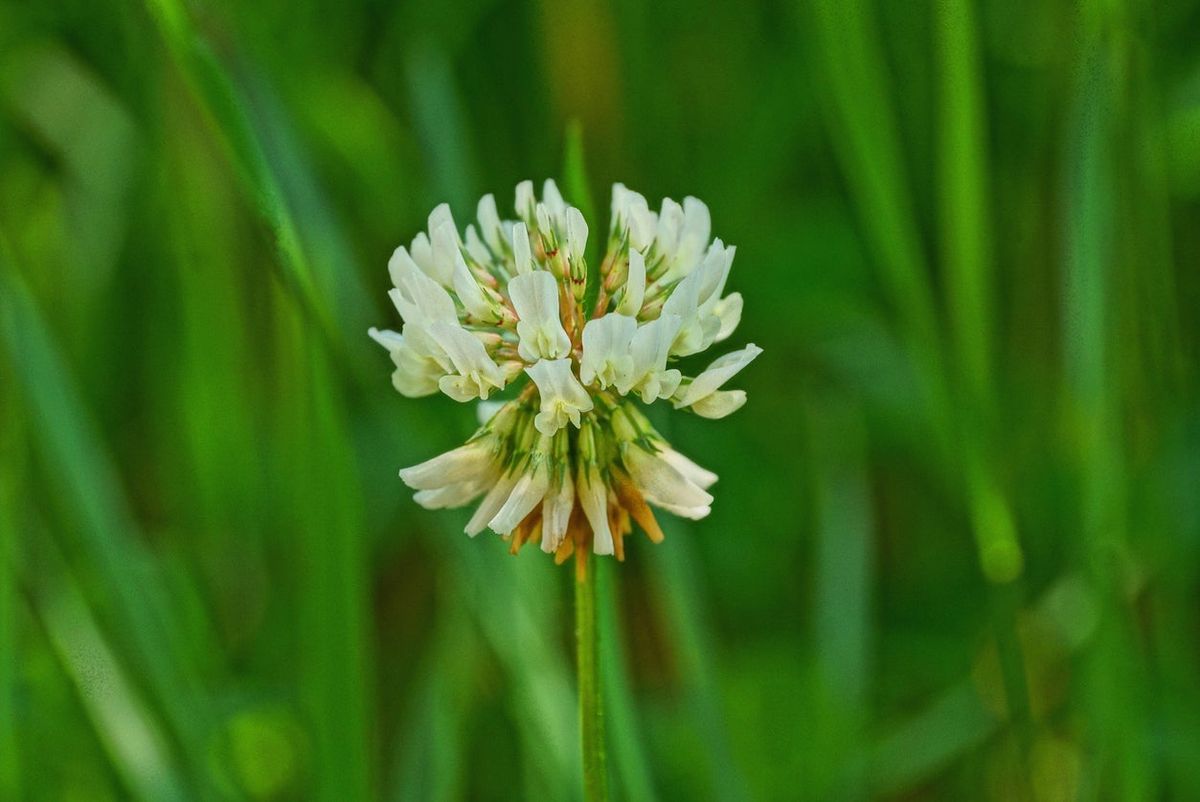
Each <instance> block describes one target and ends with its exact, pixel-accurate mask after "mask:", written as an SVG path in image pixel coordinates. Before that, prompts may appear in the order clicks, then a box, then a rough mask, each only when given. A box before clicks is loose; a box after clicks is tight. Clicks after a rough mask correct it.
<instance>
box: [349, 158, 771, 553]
mask: <svg viewBox="0 0 1200 802" xmlns="http://www.w3.org/2000/svg"><path fill="white" fill-rule="evenodd" d="M515 208H516V215H517V218H518V219H516V220H504V219H501V217H500V214H499V211H498V209H497V206H496V201H495V198H493V197H492V196H491V195H485V196H484V197H483V198H482V199H481V200H480V201H479V206H478V209H477V214H476V218H477V219H476V222H475V223H472V224H471V225H468V226H467V227H466V229H465V231H462V232H461V233H460V231H459V228H458V226H457V225H456V224H455V222H454V217H453V215H452V214H451V212H450V207H449V206H447V205H446V204H442V205H440V206H438V207H437V208H436V209H434V210H433V212H432V213H431V214H430V215H429V226H428V230H427V231H423V232H421V233H419V234H417V236H416V237H415V238H414V239H413V241H412V242H411V244H410V245H409V246H408V247H407V248H405V247H400V248H397V249H396V251H395V253H393V254H392V258H391V260H390V261H389V262H388V271H389V273H390V275H391V279H392V283H393V284H394V285H395V286H394V289H392V290H391V292H390V296H391V298H392V301H393V303H394V304H395V306H396V310H397V311H398V312H399V313H400V317H401V319H402V320H403V323H404V325H403V327H402V329H401V331H400V332H395V331H380V330H377V329H371V331H370V335H371V337H372V338H373V339H374V340H375V341H376V342H378V343H379V344H380V345H381V346H383V347H384V348H385V349H386V350H387V351H388V353H389V354H390V356H391V358H392V363H393V364H394V366H395V370H394V371H393V373H392V383H393V385H394V386H395V387H396V389H397V390H398V391H399V392H400V393H401V394H403V395H405V396H408V397H410V398H418V397H422V396H427V395H432V394H434V393H437V392H442V393H444V394H446V395H448V396H450V397H451V398H453V399H454V400H455V401H460V402H468V401H475V400H479V401H481V402H487V404H486V407H487V409H488V415H487V419H486V421H485V422H484V423H483V424H482V426H481V428H480V429H479V430H478V431H477V432H476V433H475V434H474V435H473V436H472V437H471V439H470V440H468V441H467V443H466V444H464V445H462V446H459V447H458V448H456V449H454V450H453V451H449V452H447V453H445V454H442V455H440V456H437V457H434V458H433V459H431V460H428V461H426V462H423V463H421V464H420V465H415V466H413V467H411V468H405V469H404V470H402V471H400V477H401V479H403V480H404V482H405V483H407V484H408V485H409V486H410V487H412V488H413V489H414V490H416V495H415V499H416V501H417V503H419V504H421V505H422V506H424V507H426V508H429V509H440V508H447V507H460V506H464V505H466V504H469V503H471V502H473V501H476V500H477V499H480V497H482V500H481V501H479V504H478V506H477V507H476V508H475V512H474V513H473V514H472V516H471V519H470V521H468V523H467V526H466V532H467V534H469V535H471V536H474V535H477V534H479V533H480V532H482V531H483V530H484V529H488V528H490V529H491V530H492V531H494V532H496V533H498V534H500V535H503V536H504V537H506V538H508V539H509V541H510V550H511V551H512V552H513V553H514V554H515V553H516V552H517V551H518V550H519V549H520V548H521V546H522V545H524V544H525V543H528V542H530V541H537V542H539V543H540V545H541V548H542V549H543V550H544V551H546V552H549V553H553V554H554V555H555V558H556V560H557V561H558V562H560V563H561V562H562V561H564V560H566V559H567V558H568V557H569V556H570V555H571V554H572V553H574V554H575V555H576V556H577V557H578V560H577V566H578V569H577V570H579V571H585V570H586V558H587V555H588V554H589V553H595V554H600V555H609V554H612V555H616V557H617V558H618V559H624V554H625V549H624V541H623V538H624V536H625V535H627V534H629V533H630V532H631V531H632V524H633V523H636V524H637V525H638V526H639V527H640V528H641V529H642V530H643V531H644V532H645V533H646V535H648V536H649V538H650V539H651V540H652V541H654V542H658V541H660V540H662V530H661V529H660V528H659V525H658V523H657V521H656V519H655V517H654V513H653V512H652V511H651V509H650V507H651V506H655V507H658V508H659V509H663V510H666V511H668V512H671V513H674V514H676V515H680V516H683V517H685V518H691V519H699V518H703V517H704V516H706V515H707V514H708V513H709V511H710V509H711V504H712V501H713V497H712V496H711V495H710V494H709V492H708V489H709V488H710V487H711V486H712V484H713V483H714V482H716V480H717V476H716V474H714V473H712V472H710V471H707V470H705V469H704V468H701V467H700V466H699V465H697V464H696V463H694V462H692V461H691V460H690V459H688V458H687V457H685V456H683V455H682V454H680V453H679V452H678V451H675V450H674V449H673V448H671V446H670V445H668V444H667V442H666V441H665V440H664V439H663V438H662V437H661V436H660V435H659V434H658V432H656V431H655V430H654V428H653V427H652V426H651V425H650V422H649V421H648V420H647V419H646V416H645V415H644V414H643V413H642V411H641V410H640V409H639V408H638V405H637V403H636V401H635V399H640V400H641V401H642V402H643V403H645V404H650V403H653V402H654V401H657V400H665V401H667V402H669V403H670V404H671V405H672V406H674V407H675V409H680V410H686V411H688V412H691V413H694V414H696V415H699V416H701V417H705V418H722V417H725V416H726V415H728V414H730V413H732V412H734V411H736V410H737V409H738V408H740V407H741V406H742V405H743V404H744V403H745V402H746V394H745V392H743V391H742V390H727V389H724V386H725V383H726V382H728V381H729V380H730V379H731V378H733V376H734V375H735V374H737V373H738V371H740V370H741V369H742V368H744V367H745V366H746V365H748V364H749V363H750V362H751V361H752V360H753V359H754V358H755V357H757V356H758V355H759V354H760V353H761V352H762V349H760V348H759V347H758V346H756V345H753V344H750V345H747V346H746V347H745V348H742V349H741V350H738V351H734V352H732V353H727V354H725V355H724V356H721V357H719V358H717V359H716V360H715V361H713V362H712V363H711V364H710V365H709V366H708V368H707V369H706V370H704V371H702V372H701V373H700V374H699V375H697V376H684V375H683V374H682V373H681V372H680V370H679V369H678V368H676V367H673V365H674V363H675V362H676V360H677V359H678V358H680V357H685V356H689V355H691V354H696V353H699V352H701V351H704V350H705V349H707V348H709V347H710V346H712V345H713V344H715V343H719V342H721V341H723V340H725V339H726V338H728V337H729V336H730V335H731V334H732V333H733V331H734V329H735V328H736V327H737V325H738V322H739V321H740V319H741V314H742V298H741V295H739V294H738V293H730V294H726V293H725V285H726V282H727V280H728V278H729V271H730V267H731V266H732V264H733V257H734V252H735V249H734V248H733V247H732V246H727V245H726V244H725V243H724V242H722V241H721V240H719V239H711V240H710V235H711V220H710V218H709V212H708V207H707V206H705V205H704V204H703V203H702V202H701V201H699V200H697V199H696V198H685V199H684V201H683V203H682V204H679V203H676V202H675V201H673V200H671V199H670V198H667V199H665V200H664V201H663V202H662V205H661V207H660V209H659V211H658V212H657V213H655V212H653V211H651V210H650V207H649V205H648V204H647V203H646V199H645V198H644V197H642V196H641V195H640V194H638V193H637V192H633V191H631V190H629V189H627V188H626V187H625V186H623V185H621V184H616V185H614V186H613V192H612V211H611V218H610V225H609V230H608V235H607V240H606V248H605V253H604V256H603V258H602V259H601V261H600V265H599V268H598V269H595V270H593V269H591V268H590V267H589V265H588V263H587V259H586V258H585V254H584V251H585V249H586V246H587V240H588V236H589V227H588V223H587V221H586V220H585V219H584V217H583V214H582V213H581V212H580V211H579V210H578V209H577V208H575V207H573V206H570V205H568V204H567V203H566V202H565V201H564V200H563V197H562V194H561V193H560V192H559V190H558V187H557V186H556V185H555V183H554V181H552V180H548V181H546V182H545V184H544V186H543V188H542V193H541V199H540V200H539V199H538V197H537V196H536V194H535V192H534V187H533V183H532V182H530V181H524V182H522V183H521V184H519V185H518V186H517V189H516V200H515ZM526 379H527V380H526ZM510 385H511V387H510ZM510 390H512V391H514V392H511V393H510V392H509V391H510ZM492 393H497V394H501V393H504V394H507V395H511V396H512V397H511V398H509V399H508V400H505V401H503V402H501V403H499V404H498V405H497V404H496V403H495V402H488V401H487V399H488V397H489V395H491V394H492ZM481 408H482V406H481Z"/></svg>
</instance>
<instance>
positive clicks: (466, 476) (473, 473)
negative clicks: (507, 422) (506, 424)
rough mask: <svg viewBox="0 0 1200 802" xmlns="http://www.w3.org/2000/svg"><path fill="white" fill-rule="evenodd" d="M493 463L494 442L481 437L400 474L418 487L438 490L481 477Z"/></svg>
mask: <svg viewBox="0 0 1200 802" xmlns="http://www.w3.org/2000/svg"><path fill="white" fill-rule="evenodd" d="M491 465H492V443H491V441H490V440H489V439H488V438H483V437H481V438H479V439H476V440H472V441H470V442H468V443H466V444H464V445H461V446H459V447H458V448H456V449H454V450H452V451H447V452H446V453H444V454H438V455H437V456H436V457H434V458H433V459H428V460H425V461H424V462H422V463H420V464H419V465H414V466H412V467H411V468H402V469H401V470H400V478H401V479H403V480H404V484H406V485H408V486H409V487H411V488H413V489H414V490H437V489H438V488H440V487H445V486H447V485H451V484H455V483H457V482H471V481H474V480H477V479H481V478H483V477H485V476H486V475H487V473H488V470H489V468H490V467H491Z"/></svg>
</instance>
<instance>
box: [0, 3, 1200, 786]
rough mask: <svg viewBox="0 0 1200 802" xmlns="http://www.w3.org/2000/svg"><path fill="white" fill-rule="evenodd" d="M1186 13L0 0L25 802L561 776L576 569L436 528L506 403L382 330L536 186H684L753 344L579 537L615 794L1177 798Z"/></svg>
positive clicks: (9, 459)
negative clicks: (431, 240) (408, 245)
mask: <svg viewBox="0 0 1200 802" xmlns="http://www.w3.org/2000/svg"><path fill="white" fill-rule="evenodd" d="M1198 28H1200V3H1198V2H1196V0H1168V1H1167V2H1163V3H1150V2H1145V0H1105V1H1104V2H1101V1H1100V0H1088V1H1087V2H1082V3H1078V2H1065V0H1064V1H1063V2H1049V3H1035V2H1018V3H1016V4H1015V5H1014V4H1013V3H1010V2H1000V0H944V1H943V2H936V3H925V4H922V3H915V4H914V3H897V2H886V1H885V0H847V2H833V1H832V0H809V1H808V2H801V3H798V4H789V3H776V2H769V1H765V2H760V3H701V4H699V5H697V4H696V3H684V2H682V1H681V0H667V2H661V3H635V2H631V1H630V0H612V1H611V2H603V0H581V2H569V3H555V2H550V0H542V1H541V2H518V3H511V4H501V3H496V2H489V1H488V0H473V1H471V2H455V3H440V2H427V1H425V0H420V1H419V2H414V3H408V4H400V5H389V4H380V3H332V2H327V0H307V1H303V2H287V3H284V2H279V1H278V0H269V1H268V2H258V3H233V2H228V0H217V1H216V2H210V3H198V2H191V1H190V0H146V2H144V3H138V2H132V0H130V1H127V2H119V3H114V2H99V3H81V2H75V1H73V0H57V2H51V3H22V2H13V0H0V424H2V428H0V800H4V801H5V802H7V800H9V799H13V800H24V799H29V800H37V801H40V800H55V802H57V801H58V800H63V799H72V800H73V799H79V800H116V799H126V798H133V799H141V800H153V802H159V800H172V799H179V800H193V799H195V800H226V799H229V800H234V799H239V800H240V799H252V800H283V799H327V800H338V802H342V800H359V799H363V800H366V799H387V800H393V799H394V800H409V799H411V800H422V801H424V800H455V799H511V798H530V799H574V798H578V797H579V795H580V787H581V783H580V776H581V772H582V766H581V764H580V758H579V750H578V735H579V728H578V722H577V708H576V696H575V682H576V680H575V676H574V657H573V649H572V638H571V631H572V625H573V624H572V616H571V614H570V608H571V593H572V588H571V586H572V571H570V570H569V569H561V568H557V567H555V566H554V565H553V564H552V563H551V562H550V561H549V560H548V559H546V558H545V556H544V555H542V554H540V553H537V552H536V551H535V550H526V552H525V553H523V554H522V555H521V556H520V557H519V558H511V557H509V556H508V555H507V553H506V551H507V546H506V544H504V543H503V542H501V541H499V540H498V539H496V538H494V537H492V536H490V535H481V536H480V537H479V538H477V539H476V540H473V541H472V540H468V539H467V538H465V537H464V536H463V535H462V534H461V532H460V528H461V525H462V523H463V522H464V521H465V516H464V515H461V514H458V515H456V514H454V513H444V512H443V513H429V512H426V511H423V510H420V509H419V508H417V507H416V506H415V505H414V504H413V503H412V502H411V501H410V499H409V495H410V494H409V491H407V490H406V489H405V488H404V487H403V486H402V484H401V483H400V482H399V480H398V479H397V478H396V469H397V468H399V467H400V466H403V465H409V464H413V463H415V462H417V461H420V460H422V459H424V458H426V457H428V456H430V455H432V454H434V453H436V452H437V451H440V450H444V449H447V448H449V447H451V446H452V445H454V444H455V443H458V442H460V441H461V440H462V439H463V437H464V436H465V435H466V434H467V433H469V432H470V431H471V430H472V428H473V423H474V411H473V410H472V409H469V408H467V407H466V406H460V405H456V404H454V403H453V402H451V401H449V400H448V399H445V398H430V399H425V400H420V401H412V400H407V399H403V398H400V397H399V396H397V395H396V394H395V393H394V391H393V390H392V388H391V387H390V383H389V380H388V374H389V371H390V365H389V363H388V360H387V357H386V355H385V354H383V353H382V352H381V351H380V350H379V349H378V347H377V346H376V345H375V344H374V343H372V342H371V341H370V340H369V339H368V338H367V337H366V328H367V327H368V326H370V325H380V326H389V325H394V323H395V312H394V310H392V309H391V308H390V305H389V304H388V302H387V297H386V289H387V287H388V280H387V275H386V271H385V264H386V261H387V257H388V255H389V254H390V253H391V250H392V249H393V248H394V247H395V246H396V245H398V244H401V243H403V242H406V241H407V240H408V239H409V238H411V236H412V235H413V234H414V233H415V232H416V231H417V230H418V229H419V228H421V227H422V226H423V225H424V220H425V216H426V214H427V213H428V211H429V210H430V209H431V208H432V207H433V206H434V205H435V204H436V203H438V202H440V201H443V200H445V201H449V202H450V203H451V204H452V206H453V208H454V211H455V213H456V215H457V217H458V219H460V220H465V219H466V218H467V217H469V216H471V215H472V214H473V213H474V201H475V199H476V198H477V197H478V196H479V195H481V194H483V193H485V192H494V193H496V195H497V198H498V199H499V202H500V205H501V207H502V209H503V208H504V207H506V206H507V205H508V204H509V202H510V201H509V198H510V193H511V192H512V188H513V186H514V185H515V183H516V182H517V181H518V180H520V179H524V178H533V179H535V180H540V179H543V178H545V177H547V176H554V177H556V178H557V179H559V183H560V186H561V187H563V189H564V191H565V193H566V195H567V196H568V199H569V200H572V201H573V202H574V203H576V204H577V205H579V206H581V207H582V208H584V209H585V210H589V209H591V210H595V211H594V212H592V211H589V214H588V219H589V220H590V221H592V223H593V225H594V226H596V227H597V228H596V229H595V230H594V231H593V237H594V239H593V242H592V245H593V246H594V244H595V238H598V237H599V236H601V232H602V230H603V229H602V227H603V225H604V224H605V223H606V220H605V218H606V209H607V206H608V197H607V188H608V186H609V185H610V184H611V183H612V182H614V181H621V182H623V183H625V184H627V185H628V186H630V187H632V188H635V189H638V190H639V191H642V192H644V193H645V194H646V195H647V196H648V197H649V198H651V200H652V201H654V200H656V199H657V198H659V197H661V196H663V195H671V196H673V197H676V198H679V197H682V196H683V195H686V194H694V195H696V196H698V197H700V198H702V199H704V200H705V201H706V202H707V203H708V204H709V206H710V207H711V209H712V213H713V221H714V234H716V235H717V236H720V237H721V238H722V239H724V240H725V241H727V242H730V243H733V244H736V245H737V246H738V256H737V262H736V266H735V270H734V273H733V275H732V279H731V286H730V288H731V289H733V290H738V291H740V292H742V293H743V295H744V296H745V299H746V314H745V319H744V321H743V323H742V333H743V334H744V339H746V340H751V341H754V342H757V343H758V344H759V345H762V346H763V347H764V348H765V349H766V350H765V352H764V354H763V356H762V357H761V358H760V359H759V360H757V361H756V362H755V363H754V365H753V366H752V367H751V368H750V369H748V370H747V371H745V372H744V373H743V374H742V375H740V376H739V377H738V380H739V382H740V385H741V386H743V387H744V388H745V389H746V390H747V391H748V393H749V397H750V400H749V403H748V405H747V406H746V408H745V409H744V410H742V411H741V412H740V413H738V414H736V415H734V416H733V417H731V418H728V419H726V420H723V421H719V422H711V421H702V420H697V419H696V418H694V417H691V416H679V415H676V416H666V415H661V414H660V413H661V411H655V412H654V413H653V414H655V415H656V417H655V425H656V427H658V428H659V429H660V430H661V431H663V432H664V433H666V434H669V436H670V438H671V440H672V442H674V443H675V444H676V445H677V446H678V447H679V448H681V449H682V450H683V451H685V452H687V453H688V454H690V455H691V456H693V457H694V458H695V459H696V460H697V461H698V462H700V463H701V464H704V465H706V466H707V467H711V468H712V469H713V470H715V471H716V472H717V473H719V474H720V475H721V481H720V483H719V484H718V485H717V486H716V496H717V501H716V504H715V506H714V510H713V514H712V515H711V516H710V517H709V518H707V519H705V520H704V521H701V522H698V523H690V522H682V521H676V520H672V521H664V530H665V531H666V534H667V540H666V542H665V543H664V544H662V545H661V546H651V544H649V543H648V542H645V541H643V540H636V539H635V540H634V541H631V542H630V543H629V546H628V558H627V560H626V562H625V563H624V564H623V565H617V564H605V565H602V566H595V567H597V568H598V570H597V572H596V580H597V587H596V591H597V599H598V602H599V603H598V609H597V616H596V619H595V622H594V624H595V626H596V628H597V630H598V632H599V635H600V641H599V653H598V654H597V656H596V658H597V662H598V666H599V673H600V675H601V677H602V678H603V681H604V687H603V689H602V690H603V693H604V700H605V705H606V719H605V721H606V730H607V750H606V751H607V755H608V758H609V767H608V768H609V771H608V779H609V785H610V791H611V795H612V797H613V798H614V799H617V800H622V799H624V800H645V799H662V800H674V799H680V800H683V799H687V800H691V799H721V800H741V799H780V800H785V799H786V800H793V799H812V800H817V799H849V800H853V799H872V798H879V799H918V798H919V799H998V800H1007V799H1035V800H1059V799H1076V798H1081V799H1108V798H1118V799H1147V800H1148V799H1160V798H1173V799H1191V798H1195V797H1197V796H1200V761H1197V760H1196V749H1197V747H1196V744H1197V742H1200V723H1198V722H1200V612H1198V609H1197V606H1196V603H1195V601H1196V594H1197V590H1198V589H1200V503H1198V501H1197V499H1200V493H1198V492H1197V487H1198V480H1200V392H1198V391H1200V377H1198V375H1197V359H1198V355H1200V323H1198V321H1197V316H1196V314H1195V310H1196V308H1197V306H1198V304H1200V273H1197V271H1196V270H1195V266H1196V264H1197V263H1198V261H1200V227H1198V226H1196V225H1195V221H1196V219H1197V218H1198V217H1200V146H1198V145H1197V142H1198V138H1197V130H1200V123H1198V121H1200V52H1198V51H1197V49H1196V47H1195V31H1196V30H1197V29H1198ZM592 291H593V292H594V291H595V288H592ZM685 367H694V366H691V365H685ZM668 429H669V431H668Z"/></svg>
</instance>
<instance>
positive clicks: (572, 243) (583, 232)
mask: <svg viewBox="0 0 1200 802" xmlns="http://www.w3.org/2000/svg"><path fill="white" fill-rule="evenodd" d="M587 237H588V225H587V221H586V220H584V219H583V212H581V211H579V210H578V209H576V208H575V207H574V206H571V207H569V208H568V209H567V253H569V254H570V256H571V259H573V260H575V261H578V260H579V259H582V258H583V251H584V248H586V247H587Z"/></svg>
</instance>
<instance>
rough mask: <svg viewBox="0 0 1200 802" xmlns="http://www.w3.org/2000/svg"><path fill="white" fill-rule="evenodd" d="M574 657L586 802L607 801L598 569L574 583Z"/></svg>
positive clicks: (593, 569) (593, 567)
mask: <svg viewBox="0 0 1200 802" xmlns="http://www.w3.org/2000/svg"><path fill="white" fill-rule="evenodd" d="M575 657H576V662H577V664H578V669H579V733H580V743H581V745H582V748H583V798H584V800H585V801H586V802H606V800H607V799H608V769H607V766H606V759H605V755H604V702H603V699H602V697H601V693H600V671H599V667H598V664H597V661H596V566H594V565H593V566H592V570H591V571H588V572H587V573H586V574H585V575H584V576H583V577H576V579H575Z"/></svg>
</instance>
